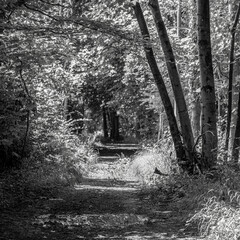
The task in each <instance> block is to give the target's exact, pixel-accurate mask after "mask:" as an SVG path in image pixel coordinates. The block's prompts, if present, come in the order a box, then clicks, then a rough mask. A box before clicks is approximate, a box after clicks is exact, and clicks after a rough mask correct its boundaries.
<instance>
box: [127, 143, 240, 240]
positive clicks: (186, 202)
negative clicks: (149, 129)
mask: <svg viewBox="0 0 240 240" xmlns="http://www.w3.org/2000/svg"><path fill="white" fill-rule="evenodd" d="M171 152H172V149H171V148H169V147H166V144H162V145H160V146H159V145H155V146H147V147H146V148H145V149H144V151H142V152H140V153H138V154H137V155H136V156H135V158H134V160H133V162H132V166H131V167H132V169H133V170H134V173H135V175H136V176H137V177H138V178H139V180H140V181H141V182H142V183H143V185H144V186H147V187H148V189H149V186H153V188H150V190H149V193H148V194H149V195H150V199H151V201H153V202H154V204H156V205H157V204H158V203H160V202H161V201H162V200H163V199H165V200H169V204H170V208H171V209H173V210H175V211H176V212H179V213H181V215H182V216H183V219H184V220H185V221H186V225H189V224H190V225H191V224H194V225H195V224H197V225H198V228H199V234H200V235H201V236H202V237H204V239H209V240H215V239H219V240H225V239H226V240H227V239H233V240H235V239H236V240H239V239H240V210H239V209H240V181H239V170H238V168H236V167H234V166H232V165H230V164H229V163H224V164H220V165H218V166H217V169H216V170H215V172H214V173H212V172H211V173H205V174H202V175H201V174H200V175H195V176H189V175H188V174H184V173H181V171H180V169H178V167H177V164H176V162H175V161H174V156H171ZM156 167H157V168H158V170H159V171H160V172H162V173H164V174H167V175H166V176H165V175H164V176H161V175H158V174H154V169H155V168H156Z"/></svg>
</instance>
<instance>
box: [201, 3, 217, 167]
mask: <svg viewBox="0 0 240 240" xmlns="http://www.w3.org/2000/svg"><path fill="white" fill-rule="evenodd" d="M197 2H198V47H199V63H200V78H201V84H202V88H201V97H202V134H203V139H202V155H203V159H205V168H207V169H209V168H211V167H212V166H214V165H215V164H216V161H217V142H218V141H217V123H216V121H217V118H216V97H215V84H214V77H213V66H212V52H211V39H210V10H209V0H198V1H197Z"/></svg>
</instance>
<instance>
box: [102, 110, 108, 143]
mask: <svg viewBox="0 0 240 240" xmlns="http://www.w3.org/2000/svg"><path fill="white" fill-rule="evenodd" d="M102 115H103V135H104V138H105V139H107V138H108V126H107V113H106V108H105V106H102Z"/></svg>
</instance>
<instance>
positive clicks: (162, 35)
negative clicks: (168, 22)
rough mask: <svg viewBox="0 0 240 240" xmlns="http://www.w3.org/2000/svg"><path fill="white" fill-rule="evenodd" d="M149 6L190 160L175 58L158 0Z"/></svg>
mask: <svg viewBox="0 0 240 240" xmlns="http://www.w3.org/2000/svg"><path fill="white" fill-rule="evenodd" d="M149 6H150V8H151V10H152V14H153V18H154V21H155V24H156V28H157V32H158V36H159V39H160V41H161V45H162V50H163V52H164V55H165V59H166V65H167V69H168V74H169V77H170V80H171V84H172V88H173V93H174V97H175V100H176V104H177V110H178V115H179V121H180V125H181V130H182V137H183V142H184V144H185V145H186V147H187V151H188V154H189V155H190V156H189V157H190V158H191V153H192V151H193V145H194V140H193V133H192V127H191V122H190V118H189V114H188V110H187V105H186V102H185V98H184V94H183V90H182V85H181V82H180V77H179V73H178V70H177V66H176V62H175V56H174V54H173V50H172V47H171V43H170V40H169V37H168V34H167V30H166V27H165V24H164V22H163V19H162V16H161V12H160V8H159V4H158V0H149ZM190 160H191V159H190Z"/></svg>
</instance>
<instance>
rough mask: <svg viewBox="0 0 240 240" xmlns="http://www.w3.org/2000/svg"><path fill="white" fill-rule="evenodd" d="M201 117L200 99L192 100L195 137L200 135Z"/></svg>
mask: <svg viewBox="0 0 240 240" xmlns="http://www.w3.org/2000/svg"><path fill="white" fill-rule="evenodd" d="M200 117H201V104H200V102H199V101H197V100H196V101H193V102H192V128H193V134H194V137H195V138H197V137H198V136H199V135H200V127H201V124H200Z"/></svg>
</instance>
